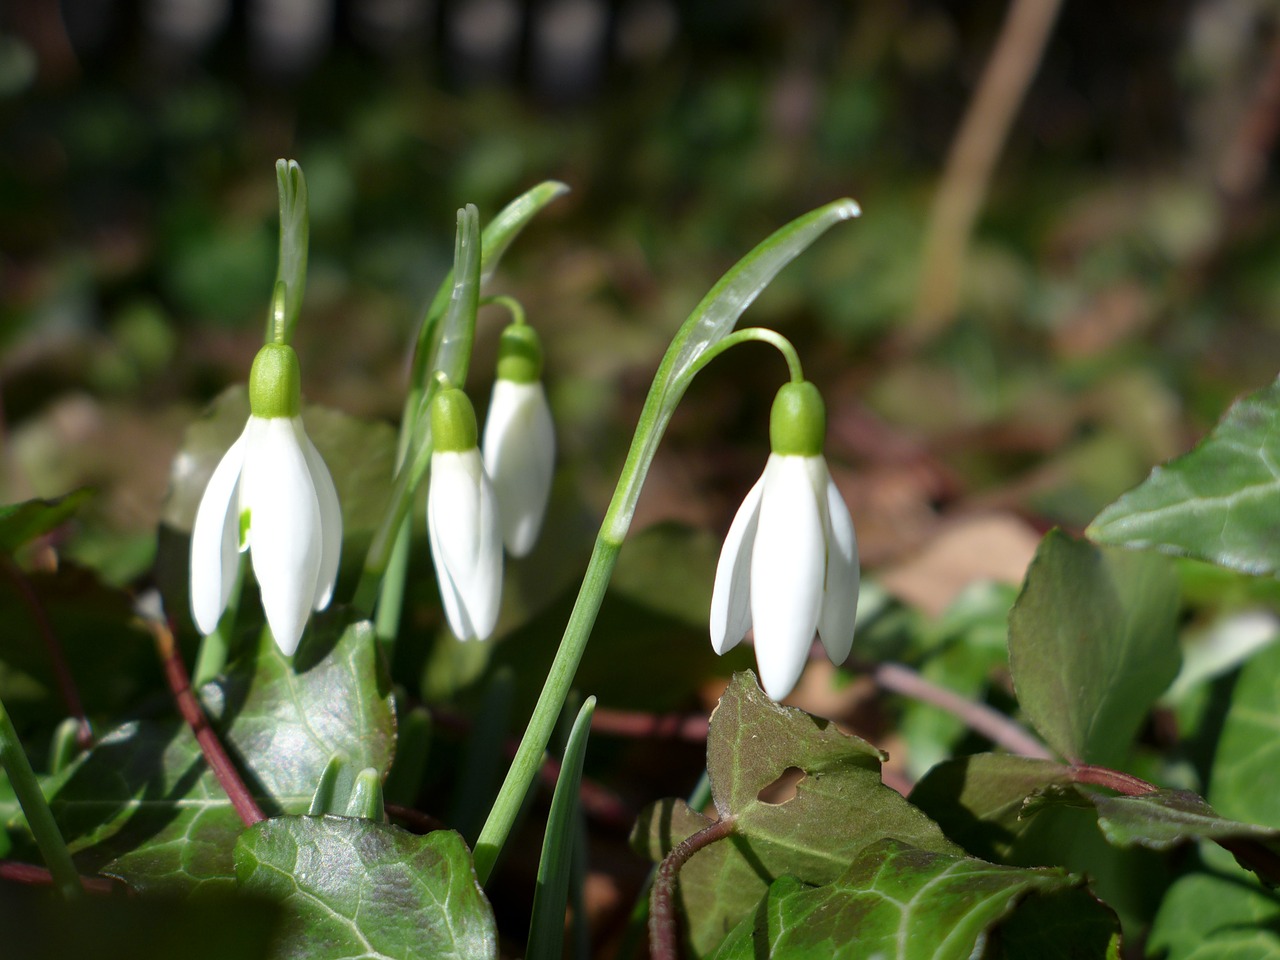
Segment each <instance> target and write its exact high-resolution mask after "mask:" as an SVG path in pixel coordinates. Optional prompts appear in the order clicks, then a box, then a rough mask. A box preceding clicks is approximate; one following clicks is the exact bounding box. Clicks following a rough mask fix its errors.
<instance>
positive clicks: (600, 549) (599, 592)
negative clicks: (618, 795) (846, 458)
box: [475, 200, 859, 884]
mask: <svg viewBox="0 0 1280 960" xmlns="http://www.w3.org/2000/svg"><path fill="white" fill-rule="evenodd" d="M858 212H859V211H858V205H857V204H856V203H854V202H853V201H852V200H838V201H836V202H834V203H830V204H827V205H826V206H825V207H821V208H819V209H817V210H814V211H813V212H811V213H808V214H805V215H804V216H802V217H799V218H798V219H796V220H793V221H792V222H791V223H789V224H787V225H786V226H785V227H783V228H782V229H780V230H778V231H776V232H775V233H774V234H773V235H772V236H770V237H768V238H767V239H765V240H764V241H763V242H762V243H760V244H759V245H758V246H757V247H756V248H755V249H754V250H752V251H751V252H750V253H748V254H747V255H746V256H745V257H743V258H742V259H741V260H740V261H738V263H737V264H735V265H734V266H733V267H732V268H731V269H730V270H729V272H728V273H726V274H725V275H724V276H723V277H721V278H720V280H719V281H718V282H717V283H716V285H715V286H714V287H712V288H711V290H710V291H709V292H708V293H707V295H706V296H705V297H704V298H703V299H702V302H701V303H699V304H698V306H697V307H695V308H694V311H693V313H692V314H690V315H689V318H688V319H687V320H685V322H684V323H683V324H682V325H681V327H680V329H679V330H678V331H677V332H676V335H675V338H674V339H673V340H672V341H671V345H670V346H669V347H668V348H667V352H666V353H665V354H663V357H662V362H661V363H660V364H659V365H658V372H657V373H656V374H655V375H654V378H653V385H652V386H651V387H650V388H649V395H648V396H647V397H646V398H645V402H644V409H643V410H642V411H641V412H640V423H639V424H638V426H637V427H636V432H635V435H634V436H633V437H632V440H631V449H630V450H629V451H628V452H627V460H626V463H625V464H624V465H623V467H622V475H621V477H619V479H618V485H617V487H616V488H615V489H614V493H613V499H612V500H611V501H610V502H609V508H608V510H606V511H605V516H604V522H603V523H602V524H601V526H600V532H599V534H597V536H596V542H595V547H594V549H593V550H592V552H591V560H590V561H589V562H588V564H587V572H586V574H585V575H584V577H583V580H582V587H581V588H580V589H579V591H578V599H577V600H576V601H575V603H574V605H573V612H572V613H571V614H570V615H569V623H568V624H567V625H566V626H565V631H564V636H563V637H562V638H561V640H560V646H559V648H558V649H557V650H556V656H555V660H554V661H553V662H552V664H551V670H550V672H549V673H548V674H547V679H546V681H545V682H544V684H543V687H542V693H541V694H540V695H539V697H538V703H537V705H536V706H535V707H534V709H533V716H532V717H530V718H529V725H528V726H527V727H526V728H525V731H524V736H523V737H521V739H520V746H519V747H518V748H517V750H516V756H515V759H514V760H513V761H512V763H511V767H510V769H509V770H508V771H507V777H506V780H504V781H503V783H502V789H501V790H499V792H498V798H497V800H495V801H494V804H493V808H492V809H491V810H490V811H489V818H488V819H487V820H486V821H485V825H484V828H483V829H482V830H481V831H480V836H479V838H478V839H477V840H476V845H475V866H476V875H477V877H478V878H479V880H480V882H481V883H482V884H483V883H486V882H487V881H488V879H489V875H490V873H491V872H492V871H493V865H494V863H495V862H496V861H497V859H498V854H499V853H500V852H501V850H502V846H503V844H504V843H505V842H506V840H507V835H508V834H509V833H510V832H511V827H512V825H513V824H514V823H515V819H516V814H517V813H518V812H519V810H520V805H521V803H522V802H523V800H524V797H525V795H526V794H527V792H528V790H529V785H530V784H531V783H532V782H533V779H534V777H535V776H536V775H537V772H538V767H539V765H540V764H541V762H542V754H543V751H544V750H546V748H547V743H548V742H549V741H550V739H551V733H552V731H553V730H554V729H555V725H556V720H557V718H558V717H559V716H560V711H561V709H562V708H563V706H564V701H565V697H567V696H568V694H569V688H570V686H571V685H572V683H573V677H574V674H575V673H576V672H577V669H578V663H579V662H580V661H581V660H582V654H583V651H584V650H585V649H586V646H587V639H588V637H589V636H590V635H591V628H592V627H593V626H594V624H595V621H596V614H597V613H599V611H600V604H601V603H602V602H603V600H604V593H605V588H606V587H607V586H608V584H609V577H610V575H611V574H612V573H613V567H614V564H615V563H616V562H617V559H618V551H619V550H621V548H622V541H623V540H624V539H625V538H626V536H627V531H628V530H629V529H630V527H631V519H632V517H634V516H635V509H636V501H637V500H639V498H640V488H641V487H642V486H643V484H644V479H645V476H646V474H647V473H648V472H649V465H650V464H651V463H652V462H653V456H654V453H655V452H656V451H657V448H658V444H659V442H660V441H661V440H662V434H663V433H664V431H665V430H666V427H667V424H668V423H669V422H670V420H671V416H672V414H673V413H674V412H675V409H676V405H677V404H678V403H679V402H680V398H681V397H682V396H683V395H684V392H685V390H686V389H688V386H689V383H690V382H691V381H692V379H693V377H694V375H695V374H696V373H697V371H698V370H700V369H701V368H702V366H703V364H702V363H700V362H699V361H700V360H701V357H702V355H703V354H705V353H707V352H708V351H709V350H712V349H714V348H715V346H716V345H717V344H718V343H720V342H722V341H724V340H725V339H727V338H729V337H731V336H732V329H733V325H734V324H735V323H736V322H737V320H738V317H740V316H741V315H742V311H743V310H745V309H746V308H747V307H748V306H749V305H750V304H751V301H752V300H754V299H755V298H756V296H757V295H758V294H759V293H760V291H761V290H763V289H764V288H765V287H766V286H768V284H769V282H770V281H771V280H772V279H773V278H774V277H775V276H776V275H777V273H778V271H779V270H781V269H782V268H783V267H784V266H786V265H787V264H788V263H790V262H791V261H792V260H793V259H795V257H796V256H798V255H799V254H800V253H801V252H802V251H803V250H805V249H806V248H807V247H808V246H809V245H810V244H811V243H812V242H813V241H814V240H816V239H817V238H818V237H819V236H821V235H822V234H823V233H825V232H826V231H827V229H828V228H829V227H831V226H833V225H834V224H836V223H839V222H840V221H842V220H847V219H849V218H851V217H855V216H857V215H858ZM784 353H785V351H784Z"/></svg>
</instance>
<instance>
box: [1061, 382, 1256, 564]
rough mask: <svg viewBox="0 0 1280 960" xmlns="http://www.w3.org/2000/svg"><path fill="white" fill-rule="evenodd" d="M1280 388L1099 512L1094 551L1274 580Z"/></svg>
mask: <svg viewBox="0 0 1280 960" xmlns="http://www.w3.org/2000/svg"><path fill="white" fill-rule="evenodd" d="M1277 516H1280V381H1277V382H1275V383H1273V384H1272V385H1271V386H1269V387H1267V388H1266V389H1264V390H1260V391H1258V392H1257V393H1254V394H1252V395H1250V396H1248V397H1245V398H1244V399H1242V400H1239V401H1237V402H1236V403H1235V404H1234V405H1233V406H1232V407H1231V409H1229V410H1228V411H1227V413H1226V415H1225V416H1224V417H1223V418H1222V420H1221V421H1220V422H1219V423H1218V425H1217V426H1216V427H1215V428H1214V429H1213V431H1212V432H1211V433H1210V434H1209V436H1208V437H1206V438H1205V439H1204V440H1203V441H1202V442H1201V443H1200V445H1199V446H1197V447H1196V448H1195V449H1194V450H1192V451H1191V452H1190V453H1187V454H1185V455H1183V456H1181V457H1178V458H1177V459H1176V460H1173V461H1171V462H1170V463H1168V464H1166V465H1165V466H1163V467H1156V468H1155V469H1154V470H1153V471H1152V472H1151V475H1150V476H1149V477H1148V478H1147V479H1146V480H1145V481H1144V482H1143V483H1142V484H1141V485H1139V486H1138V487H1136V488H1135V489H1133V490H1131V491H1129V492H1128V493H1126V494H1125V495H1124V496H1122V497H1121V498H1120V499H1119V500H1117V501H1116V502H1115V503H1113V504H1111V506H1109V507H1107V508H1106V509H1105V510H1103V511H1102V513H1100V514H1099V515H1098V517H1097V519H1095V520H1094V521H1093V523H1092V524H1091V525H1090V526H1089V529H1088V530H1087V531H1086V533H1087V535H1088V536H1089V537H1090V539H1092V540H1095V541H1097V542H1098V543H1111V544H1122V545H1124V546H1127V547H1154V548H1155V549H1157V550H1161V551H1164V552H1165V553H1171V554H1176V555H1178V556H1189V557H1196V558H1198V559H1201V560H1208V561H1210V562H1212V563H1216V564H1218V565H1220V566H1223V567H1228V568H1230V569H1233V570H1241V571H1243V572H1245V573H1253V574H1275V573H1276V572H1280V538H1278V537H1277V532H1278V528H1277V522H1276V517H1277Z"/></svg>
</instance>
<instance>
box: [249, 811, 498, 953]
mask: <svg viewBox="0 0 1280 960" xmlns="http://www.w3.org/2000/svg"><path fill="white" fill-rule="evenodd" d="M235 866H236V877H237V880H238V882H239V885H240V887H241V889H243V890H245V891H246V892H249V893H252V894H256V895H259V896H264V897H269V898H271V899H273V900H276V901H278V902H279V903H280V904H281V905H282V907H283V912H284V917H283V921H282V926H281V930H280V932H279V934H278V936H277V941H276V949H275V952H274V954H273V956H274V957H277V958H280V960H285V958H298V960H303V958H305V960H345V958H350V957H361V958H368V960H383V958H385V960H408V958H416V957H433V958H441V960H492V958H496V957H497V954H498V947H497V930H496V925H495V922H494V918H493V911H492V909H491V908H490V906H489V903H488V901H487V900H486V899H485V896H484V892H483V891H482V890H481V889H480V885H479V884H478V883H477V882H476V878H475V871H474V870H473V869H472V865H471V855H470V853H469V852H468V851H467V848H466V845H465V844H464V843H463V842H462V838H461V837H460V836H458V834H456V833H454V832H452V831H446V830H437V831H435V832H433V833H430V834H427V835H426V836H423V837H418V836H414V835H413V834H411V833H408V832H406V831H404V830H401V829H399V828H398V827H394V826H390V825H388V824H384V823H377V822H375V821H371V820H354V819H347V818H341V817H281V818H277V819H274V820H265V821H263V822H262V823H259V824H256V825H255V826H254V827H252V828H251V829H249V830H248V831H246V832H245V833H244V835H243V836H241V838H240V839H239V841H237V843H236V847H235Z"/></svg>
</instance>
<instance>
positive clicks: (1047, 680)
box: [1009, 530, 1180, 766]
mask: <svg viewBox="0 0 1280 960" xmlns="http://www.w3.org/2000/svg"><path fill="white" fill-rule="evenodd" d="M1177 612H1178V583H1177V579H1176V577H1175V576H1174V573H1173V570H1172V567H1171V565H1170V563H1169V561H1167V560H1165V559H1164V558H1162V557H1159V556H1156V555H1154V554H1143V553H1132V552H1127V551H1123V550H1106V549H1103V548H1099V547H1095V546H1093V545H1092V544H1089V543H1085V542H1083V541H1078V540H1073V539H1071V538H1070V537H1068V536H1067V535H1066V534H1064V533H1062V532H1061V531H1056V530H1055V531H1050V532H1049V533H1048V534H1047V535H1046V536H1045V538H1044V540H1043V541H1041V543H1040V549H1039V550H1037V551H1036V557H1035V560H1033V561H1032V564H1031V567H1030V568H1029V569H1028V570H1027V578H1026V582H1025V583H1024V584H1023V587H1022V593H1021V595H1020V596H1019V597H1018V601H1017V603H1015V604H1014V607H1013V610H1012V611H1011V612H1010V614H1009V670H1010V672H1011V673H1012V675H1013V683H1014V687H1015V688H1016V690H1017V693H1018V702H1019V703H1020V704H1021V705H1022V708H1023V710H1025V711H1026V713H1027V716H1028V717H1030V718H1031V722H1032V723H1033V724H1034V725H1035V727H1036V729H1037V730H1039V731H1040V733H1041V734H1042V735H1043V736H1044V738H1045V740H1046V741H1048V743H1049V745H1050V746H1052V747H1053V748H1054V749H1055V750H1056V751H1058V753H1060V754H1062V755H1063V756H1065V757H1067V758H1069V759H1071V760H1075V761H1086V762H1088V763H1097V764H1102V765H1104V766H1116V765H1118V764H1119V763H1120V762H1121V761H1122V760H1123V759H1124V756H1125V754H1126V753H1127V752H1128V749H1129V746H1130V744H1131V743H1132V741H1133V738H1134V736H1135V735H1136V734H1137V732H1138V727H1139V726H1140V725H1141V723H1142V720H1143V718H1144V717H1145V716H1146V713H1147V710H1148V709H1149V708H1150V707H1151V705H1152V703H1154V702H1155V699H1156V698H1157V697H1158V696H1159V695H1160V694H1161V693H1163V692H1164V690H1165V688H1166V687H1168V686H1169V684H1170V683H1171V682H1172V681H1173V678H1174V677H1175V676H1177V673H1178V666H1179V662H1180V654H1179V650H1178V642H1177V635H1176V632H1175V628H1176V617H1177Z"/></svg>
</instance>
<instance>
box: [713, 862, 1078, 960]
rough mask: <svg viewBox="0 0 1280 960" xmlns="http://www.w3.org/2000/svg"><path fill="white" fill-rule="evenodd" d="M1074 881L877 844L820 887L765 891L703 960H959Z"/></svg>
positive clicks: (1059, 873)
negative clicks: (1028, 905) (1030, 901)
mask: <svg viewBox="0 0 1280 960" xmlns="http://www.w3.org/2000/svg"><path fill="white" fill-rule="evenodd" d="M1081 882H1082V881H1080V880H1078V879H1075V878H1073V877H1071V876H1070V875H1068V874H1067V873H1066V872H1065V871H1063V870H1058V869H1047V870H1046V869H1035V870H1033V869H1026V868H1020V867H1003V866H997V865H996V864H991V863H985V862H983V861H981V860H975V859H972V858H969V857H956V856H949V855H947V854H940V853H932V852H929V851H925V850H919V849H917V848H914V847H911V846H909V845H907V844H904V843H901V842H899V841H897V840H893V839H885V840H882V841H879V842H878V843H875V844H872V845H871V846H868V847H867V848H866V849H865V850H864V851H863V852H862V853H861V854H860V855H859V857H858V858H857V860H855V861H854V863H853V864H852V865H851V866H850V867H849V869H848V870H847V871H845V872H844V873H843V874H842V875H841V876H840V877H839V878H838V879H837V880H835V881H834V882H832V883H830V884H827V885H826V886H823V887H819V888H816V889H814V888H808V887H805V886H804V885H803V884H801V883H799V882H798V881H796V880H794V879H793V878H784V879H782V880H779V881H777V882H776V883H774V884H773V886H772V887H771V888H770V890H769V892H768V895H767V896H766V898H765V900H764V901H763V902H762V903H761V906H760V909H759V910H758V911H757V913H756V915H755V916H754V917H748V918H747V919H746V920H744V921H743V922H742V923H741V924H739V926H738V927H737V928H736V929H735V930H734V932H733V933H732V934H731V935H730V937H729V938H728V939H726V941H725V943H724V945H723V946H722V947H721V948H720V949H719V950H717V951H716V952H715V953H714V954H713V957H714V958H715V960H759V958H761V957H778V958H782V957H788V958H790V957H814V958H817V957H823V958H827V957H830V958H834V960H855V958H863V957H872V956H876V957H884V958H885V960H968V958H969V957H971V956H973V955H974V953H975V950H976V949H977V948H978V946H979V945H980V944H981V943H982V942H983V941H984V939H985V937H986V935H987V933H988V932H989V931H990V930H991V929H992V928H993V927H994V926H995V925H996V924H997V923H999V922H1000V921H1001V920H1003V919H1005V918H1006V917H1008V916H1009V915H1010V914H1011V913H1012V912H1013V910H1014V909H1015V907H1016V906H1017V904H1018V902H1019V901H1020V900H1021V899H1023V898H1024V897H1027V896H1030V895H1033V894H1053V893H1060V892H1064V891H1068V890H1071V889H1072V888H1074V887H1077V886H1079V885H1080V883H1081Z"/></svg>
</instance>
